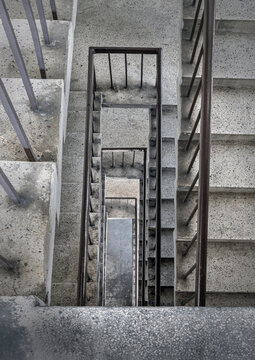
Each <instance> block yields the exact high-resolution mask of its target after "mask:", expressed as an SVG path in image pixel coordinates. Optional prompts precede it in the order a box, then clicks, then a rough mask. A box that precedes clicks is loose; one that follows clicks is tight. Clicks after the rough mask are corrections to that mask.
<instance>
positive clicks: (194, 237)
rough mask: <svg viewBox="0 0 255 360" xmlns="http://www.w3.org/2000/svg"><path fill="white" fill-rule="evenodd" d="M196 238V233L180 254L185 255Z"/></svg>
mask: <svg viewBox="0 0 255 360" xmlns="http://www.w3.org/2000/svg"><path fill="white" fill-rule="evenodd" d="M196 240H197V234H195V235H194V236H193V238H192V240H191V242H190V243H189V245H188V247H187V249H185V250H184V251H183V252H182V256H186V255H187V254H188V252H189V250H190V249H191V247H192V245H193V244H194V243H195V241H196Z"/></svg>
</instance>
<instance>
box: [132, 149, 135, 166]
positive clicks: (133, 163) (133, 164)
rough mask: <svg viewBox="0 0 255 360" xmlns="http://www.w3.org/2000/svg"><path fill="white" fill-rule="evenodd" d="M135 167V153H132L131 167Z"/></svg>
mask: <svg viewBox="0 0 255 360" xmlns="http://www.w3.org/2000/svg"><path fill="white" fill-rule="evenodd" d="M134 166H135V151H134V152H133V161H132V167H134Z"/></svg>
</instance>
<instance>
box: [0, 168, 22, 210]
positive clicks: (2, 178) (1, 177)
mask: <svg viewBox="0 0 255 360" xmlns="http://www.w3.org/2000/svg"><path fill="white" fill-rule="evenodd" d="M0 184H1V185H2V187H3V189H4V191H5V192H6V194H7V195H8V196H9V197H10V199H11V200H12V201H13V202H14V203H15V204H20V203H21V197H20V195H19V194H18V193H17V191H16V190H15V189H14V187H13V185H12V184H11V182H10V181H9V179H8V177H7V176H6V175H5V173H4V171H3V169H2V168H1V167H0Z"/></svg>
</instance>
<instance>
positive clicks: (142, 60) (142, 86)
mask: <svg viewBox="0 0 255 360" xmlns="http://www.w3.org/2000/svg"><path fill="white" fill-rule="evenodd" d="M140 87H141V89H142V88H143V54H141V85H140Z"/></svg>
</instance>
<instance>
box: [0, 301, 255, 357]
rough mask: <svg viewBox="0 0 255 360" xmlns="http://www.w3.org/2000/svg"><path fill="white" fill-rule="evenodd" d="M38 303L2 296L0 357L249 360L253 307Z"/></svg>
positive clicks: (254, 321)
mask: <svg viewBox="0 0 255 360" xmlns="http://www.w3.org/2000/svg"><path fill="white" fill-rule="evenodd" d="M36 305H37V306H36ZM38 305H39V304H38V302H36V299H34V298H31V297H29V298H20V297H17V298H1V299H0V317H1V319H2V321H1V325H0V332H1V339H3V341H1V344H0V350H1V357H2V359H3V360H9V359H15V358H16V359H20V360H23V359H26V360H30V359H33V360H34V359H36V360H44V359H49V360H55V359H63V360H76V359H77V360H78V359H83V358H84V356H85V358H86V359H89V360H90V359H91V360H108V359H111V360H119V359H124V360H130V359H139V360H140V359H141V360H145V359H146V360H147V359H152V360H156V359H162V360H169V359H170V360H171V359H172V360H183V359H187V360H189V359H195V360H200V359H204V360H215V359H217V360H233V359H234V360H239V359H242V360H250V359H252V358H253V355H254V339H255V331H254V329H255V310H254V308H228V309H226V308H206V309H202V308H178V307H177V308H161V309H159V308H139V309H138V308H122V309H121V308H98V309H97V310H95V309H92V308H55V307H51V308H47V307H39V306H38ZM56 329H57V331H56ZM96 339H98V341H97V340H96Z"/></svg>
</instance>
